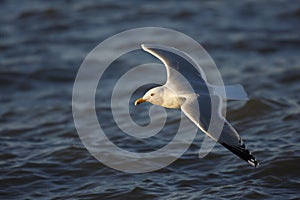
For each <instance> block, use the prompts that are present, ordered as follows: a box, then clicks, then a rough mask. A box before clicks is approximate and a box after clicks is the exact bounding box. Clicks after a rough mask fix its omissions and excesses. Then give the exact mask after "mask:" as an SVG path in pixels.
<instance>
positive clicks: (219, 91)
mask: <svg viewBox="0 0 300 200" xmlns="http://www.w3.org/2000/svg"><path fill="white" fill-rule="evenodd" d="M224 89H225V93H226V94H224ZM213 91H214V92H215V94H216V95H219V96H221V97H222V98H223V99H228V100H249V98H248V96H247V93H246V91H245V89H244V87H243V86H242V85H240V84H235V85H225V86H224V87H222V86H213ZM225 95H226V96H225Z"/></svg>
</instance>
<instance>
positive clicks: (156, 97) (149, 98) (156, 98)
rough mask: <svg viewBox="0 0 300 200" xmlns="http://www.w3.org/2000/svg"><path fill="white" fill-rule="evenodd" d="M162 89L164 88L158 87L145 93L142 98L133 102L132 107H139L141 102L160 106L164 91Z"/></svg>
mask: <svg viewBox="0 0 300 200" xmlns="http://www.w3.org/2000/svg"><path fill="white" fill-rule="evenodd" d="M164 89H165V88H164V87H163V86H159V87H155V88H152V89H150V90H148V92H146V94H145V95H144V96H143V97H142V98H139V99H137V100H136V101H135V103H134V105H139V104H141V103H143V102H149V103H152V104H156V105H162V104H163V102H164V99H163V95H164V91H165V90H164Z"/></svg>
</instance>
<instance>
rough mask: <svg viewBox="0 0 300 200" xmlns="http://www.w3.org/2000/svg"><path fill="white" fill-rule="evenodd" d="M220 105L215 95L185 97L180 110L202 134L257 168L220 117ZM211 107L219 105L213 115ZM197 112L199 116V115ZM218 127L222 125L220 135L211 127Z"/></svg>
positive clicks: (239, 139) (255, 163)
mask: <svg viewBox="0 0 300 200" xmlns="http://www.w3.org/2000/svg"><path fill="white" fill-rule="evenodd" d="M221 104H222V101H221V99H220V97H219V96H216V95H211V96H208V95H200V96H195V95H194V96H186V98H185V101H184V103H183V104H182V106H181V110H182V111H183V112H184V114H185V115H186V116H187V117H188V118H189V119H190V120H192V121H193V122H194V123H195V124H196V125H197V126H198V128H199V129H200V130H201V131H202V132H204V133H205V134H207V135H208V136H210V137H211V138H212V139H214V140H215V141H217V142H219V143H220V144H222V145H223V146H224V147H226V148H227V149H229V150H230V151H231V152H232V153H234V154H236V155H237V156H239V157H240V158H242V159H243V160H245V161H247V162H248V163H249V164H251V165H253V166H255V167H256V166H258V162H257V161H256V159H255V158H254V156H253V155H252V154H251V152H250V151H248V150H247V149H246V146H245V145H244V144H243V141H242V139H241V137H240V136H239V134H238V133H237V131H236V130H235V129H234V128H233V127H232V126H231V125H230V123H229V122H228V121H227V120H226V119H225V118H224V117H223V116H222V114H221V109H220V108H221V107H222V105H221ZM212 105H219V108H217V110H216V111H213V112H214V113H212V110H211V109H212ZM198 108H199V109H198ZM199 110H200V112H201V114H200V113H199ZM213 114H214V116H213V117H212V119H213V120H214V121H213V122H210V120H211V116H212V115H213ZM220 125H221V126H222V125H223V129H220V130H222V131H221V133H220V134H219V132H220V131H219V132H218V131H216V133H215V132H214V130H217V129H218V128H217V127H213V126H219V127H220ZM211 131H212V132H211Z"/></svg>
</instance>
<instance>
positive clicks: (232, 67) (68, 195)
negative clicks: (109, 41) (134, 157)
mask: <svg viewBox="0 0 300 200" xmlns="http://www.w3.org/2000/svg"><path fill="white" fill-rule="evenodd" d="M0 16H1V17H0V198H1V199H299V198H300V192H299V191H300V171H299V169H300V129H299V119H300V106H299V104H300V58H299V55H300V48H299V47H300V26H299V22H300V1H298V0H295V1H289V0H288V1H286V0H274V1H252V0H251V1H250V0H245V1H238V0H229V1H216V0H208V1H151V2H150V1H137V0H128V1H115V0H111V1H79V0H78V1H75V0H64V1H58V0H54V1H32V0H30V1H9V0H1V1H0ZM143 26H158V27H166V28H171V29H174V30H177V31H180V32H183V33H185V34H187V35H189V36H191V37H192V38H194V39H195V40H197V41H199V43H200V44H202V45H203V46H204V48H205V49H206V50H207V51H208V53H209V54H210V55H211V56H212V58H213V59H214V61H215V62H216V64H217V65H218V67H219V69H220V71H221V73H222V76H223V79H224V82H225V83H227V84H232V83H241V84H243V85H244V86H245V88H246V90H247V92H248V94H249V97H250V99H251V100H250V101H248V102H246V103H243V102H230V103H229V105H228V113H227V116H228V119H229V120H230V121H231V122H232V124H233V125H234V126H235V127H236V128H237V129H238V130H239V132H240V134H241V136H242V137H243V138H244V140H245V142H246V143H247V145H248V147H249V149H251V150H252V151H253V153H254V154H255V156H256V157H257V159H258V160H259V161H260V162H261V165H260V167H259V168H257V169H254V168H252V167H250V166H248V165H247V163H245V162H243V161H241V160H240V159H239V158H237V157H235V156H234V155H232V154H231V153H230V152H228V151H227V150H225V149H224V148H223V147H221V146H220V145H217V146H216V147H215V148H214V150H213V152H211V153H210V154H209V155H208V156H207V157H205V158H203V159H198V155H197V150H198V149H199V148H200V145H201V137H200V136H199V137H200V138H198V140H200V142H199V143H197V142H194V143H193V145H192V146H191V148H190V149H189V150H188V151H187V152H186V153H185V154H184V155H183V156H182V157H181V158H180V159H178V160H177V161H176V162H174V163H173V164H171V165H170V166H168V167H166V168H164V169H161V170H158V171H155V172H151V173H146V174H130V173H125V172H120V171H116V170H114V169H111V168H109V167H107V166H105V165H103V164H102V163H100V162H99V161H98V160H96V159H95V158H94V157H92V156H91V155H90V154H89V153H88V151H87V150H86V149H85V147H84V146H83V144H82V143H81V141H80V139H79V137H78V134H77V132H76V129H75V126H74V122H73V118H72V107H71V106H72V104H71V102H72V98H71V95H72V87H73V82H74V79H75V76H76V73H77V70H78V69H79V67H80V64H81V63H82V61H83V59H84V58H85V56H86V55H87V54H88V53H89V52H90V51H91V50H92V49H93V48H94V47H95V46H96V45H97V44H98V43H100V42H101V41H103V40H105V39H106V38H107V37H109V36H112V35H114V34H116V33H118V32H120V31H124V30H127V29H130V28H136V27H143ZM133 39H134V38H133ZM174 42H176V41H174ZM139 55H140V57H139ZM147 56H148V55H146V53H144V52H142V51H141V52H140V53H138V54H137V56H134V57H131V58H130V56H129V57H128V59H123V60H120V61H119V62H117V65H120V66H125V65H126V66H133V64H143V61H144V60H143V58H144V57H147ZM147 58H149V59H150V58H151V57H150V56H148V57H147ZM153 60H155V59H153ZM115 73H116V74H118V73H121V72H115ZM110 80H111V81H115V80H113V78H111V77H110V78H109V79H107V81H110ZM102 89H103V88H102ZM124 90H126V88H124ZM104 91H105V88H104ZM140 92H141V94H142V92H143V91H140ZM104 93H105V92H104ZM104 93H102V95H104ZM97 96H98V97H99V98H101V94H99V93H97ZM109 105H110V102H102V104H101V105H98V106H99V107H97V109H98V110H99V109H101V108H103V106H104V107H106V108H107V107H109ZM103 112H109V109H106V110H105V111H103ZM146 113H147V112H146ZM179 120H180V116H179V115H178V117H177V118H176V117H175V118H173V119H172V120H171V121H170V122H169V123H167V126H166V128H165V131H166V135H167V136H168V137H171V136H170V134H172V132H173V130H174V127H175V128H176V124H177V123H178V121H179ZM105 123H106V125H107V126H110V129H108V130H110V131H111V132H112V134H114V133H116V132H118V134H119V129H118V128H117V127H115V126H114V123H113V121H112V120H110V119H107V121H106V122H105ZM199 134H200V135H201V134H202V133H200V132H199ZM162 141H163V140H162ZM118 142H119V143H122V137H120V138H119V140H118ZM125 142H126V141H124V143H125ZM157 145H158V146H160V144H157ZM154 147H155V144H154V145H153V146H151V147H149V148H150V149H151V148H154ZM131 148H132V149H134V150H135V151H139V149H138V148H139V146H136V147H131ZM146 148H147V147H146Z"/></svg>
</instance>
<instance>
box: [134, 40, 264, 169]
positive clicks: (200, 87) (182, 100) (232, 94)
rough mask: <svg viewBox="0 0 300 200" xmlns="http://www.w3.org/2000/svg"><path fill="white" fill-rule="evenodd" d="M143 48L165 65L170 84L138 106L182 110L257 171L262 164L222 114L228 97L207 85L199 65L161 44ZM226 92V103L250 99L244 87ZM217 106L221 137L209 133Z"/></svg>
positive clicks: (153, 90) (141, 100)
mask: <svg viewBox="0 0 300 200" xmlns="http://www.w3.org/2000/svg"><path fill="white" fill-rule="evenodd" d="M142 48H143V50H145V51H146V52H148V53H150V54H152V55H153V56H155V57H157V58H158V59H159V60H160V61H161V62H162V63H163V64H164V65H165V67H166V70H167V81H166V83H165V84H164V85H163V86H158V87H155V88H152V89H150V90H149V91H147V92H146V93H145V95H144V96H143V97H142V98H139V99H137V100H136V101H135V105H138V104H141V103H143V102H149V103H152V104H155V105H159V106H162V107H165V108H175V109H181V111H182V112H183V113H184V114H185V115H186V116H187V117H188V118H189V119H190V120H191V121H192V122H193V123H194V124H195V125H196V126H197V127H198V128H199V129H200V130H201V131H202V132H204V133H205V134H207V135H208V136H209V137H210V138H212V139H213V140H215V141H217V142H219V143H220V144H222V145H223V146H224V147H226V148H227V149H228V150H230V151H231V152H232V153H234V154H235V155H237V156H238V157H240V158H241V159H243V160H245V161H246V162H248V163H249V164H251V165H252V166H254V167H257V166H258V165H259V163H258V162H257V160H256V159H255V158H254V156H253V155H252V154H251V152H250V151H248V150H247V149H246V146H245V145H244V143H243V142H242V139H241V137H240V136H239V134H238V132H237V131H236V130H235V129H234V128H233V126H232V125H231V124H230V123H229V122H228V121H227V120H226V119H225V117H224V116H223V114H222V112H221V110H222V101H223V99H224V95H222V92H219V91H220V86H212V85H210V84H208V83H206V82H205V81H204V78H202V77H203V76H201V73H199V71H198V70H197V69H196V68H195V67H194V66H195V62H194V61H193V60H192V59H191V58H190V57H189V56H188V55H187V54H185V53H183V52H182V51H179V50H178V49H175V48H171V47H168V46H164V45H158V44H142ZM187 81H188V84H187ZM188 85H189V86H188ZM209 91H212V92H209ZM225 91H226V99H233V100H245V99H247V94H246V92H245V91H244V89H243V87H242V86H241V85H230V86H226V87H225ZM213 103H216V104H214V105H217V106H218V109H217V112H218V113H217V117H218V120H220V121H221V122H222V123H223V129H222V131H221V133H214V132H209V125H210V123H211V122H210V118H211V116H212V113H211V112H212V109H211V106H212V105H213Z"/></svg>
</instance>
